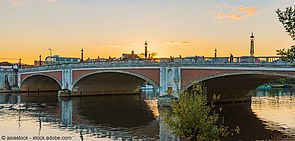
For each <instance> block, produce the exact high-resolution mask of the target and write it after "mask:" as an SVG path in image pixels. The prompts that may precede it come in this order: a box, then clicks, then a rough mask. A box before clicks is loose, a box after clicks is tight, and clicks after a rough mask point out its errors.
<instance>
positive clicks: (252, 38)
mask: <svg viewBox="0 0 295 141" xmlns="http://www.w3.org/2000/svg"><path fill="white" fill-rule="evenodd" d="M250 41H251V43H250V56H254V47H255V45H254V41H255V37H254V35H253V32H252V35H251V36H250Z"/></svg>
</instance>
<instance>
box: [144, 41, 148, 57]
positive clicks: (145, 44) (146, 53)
mask: <svg viewBox="0 0 295 141" xmlns="http://www.w3.org/2000/svg"><path fill="white" fill-rule="evenodd" d="M147 47H148V43H147V41H145V43H144V57H145V58H147V55H148V50H147Z"/></svg>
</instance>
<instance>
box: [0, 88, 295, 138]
mask: <svg viewBox="0 0 295 141" xmlns="http://www.w3.org/2000/svg"><path fill="white" fill-rule="evenodd" d="M252 93H253V95H254V96H255V97H253V99H252V103H251V104H249V103H248V104H247V103H245V104H226V105H222V108H223V110H222V113H221V114H222V116H224V117H225V124H226V125H228V126H230V127H235V126H240V129H241V133H240V134H239V135H236V136H232V137H228V138H226V140H255V139H269V138H278V137H279V138H280V137H285V136H290V137H295V98H294V97H295V96H293V94H295V93H294V92H292V91H290V90H283V89H276V90H265V91H255V92H254V91H253V92H252ZM159 114H160V113H159V110H158V107H157V99H156V98H155V95H154V93H148V94H142V95H118V96H97V97H82V98H79V97H74V98H57V94H54V93H40V94H39V96H38V94H30V95H27V94H22V95H18V94H0V136H1V137H2V136H4V135H5V137H8V136H16V135H17V136H27V137H29V140H33V138H34V137H35V138H36V137H49V136H57V137H61V138H63V139H64V140H73V141H79V140H81V141H82V140H85V141H92V140H141V139H142V140H178V138H177V137H175V136H173V135H172V134H171V133H170V132H169V131H168V130H167V129H166V128H165V126H163V124H162V121H161V120H160V118H159ZM0 140H1V139H0Z"/></svg>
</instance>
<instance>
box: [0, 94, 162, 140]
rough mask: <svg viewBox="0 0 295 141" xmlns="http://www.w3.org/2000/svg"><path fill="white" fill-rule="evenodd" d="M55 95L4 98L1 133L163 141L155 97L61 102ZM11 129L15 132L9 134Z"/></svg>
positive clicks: (0, 108) (14, 95)
mask: <svg viewBox="0 0 295 141" xmlns="http://www.w3.org/2000/svg"><path fill="white" fill-rule="evenodd" d="M54 96H55V94H52V93H51V94H49V93H47V94H46V93H44V94H42V95H36V94H35V95H34V94H30V95H27V94H24V95H17V94H5V95H1V99H0V102H1V105H0V106H1V107H0V117H1V118H0V119H1V120H0V125H1V126H0V133H1V134H2V133H3V134H5V135H15V134H17V135H19V134H22V135H31V136H35V135H44V134H50V133H51V134H53V135H71V136H73V137H75V138H76V139H79V140H94V139H95V138H100V139H105V140H134V139H136V140H137V139H145V140H158V139H159V122H158V116H159V112H158V111H157V99H155V98H154V97H150V96H149V97H148V98H149V99H146V97H145V96H141V95H128V96H123V95H120V96H99V97H81V98H78V97H76V98H59V99H58V98H57V97H54ZM14 124H15V125H16V124H17V125H18V126H13V125H14ZM7 127H8V128H11V130H10V131H7V130H6V128H7ZM27 130H32V131H33V132H31V133H28V132H27ZM34 131H36V132H34ZM63 132H66V133H67V134H64V133H63ZM76 139H75V140H76Z"/></svg>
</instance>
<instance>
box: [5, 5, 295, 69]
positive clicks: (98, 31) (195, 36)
mask: <svg viewBox="0 0 295 141" xmlns="http://www.w3.org/2000/svg"><path fill="white" fill-rule="evenodd" d="M292 5H294V1H293V0H247V1H246V0H206V1H205V0H0V21H1V22H0V31H1V32H0V58H1V60H0V61H5V60H6V61H10V62H17V61H18V59H19V58H22V62H24V63H29V64H32V63H33V61H34V60H37V59H38V58H39V55H40V54H41V55H42V57H43V58H45V57H46V56H48V55H49V48H51V49H52V50H53V54H54V55H60V56H68V57H80V50H81V48H84V50H85V51H84V58H88V57H90V58H97V56H100V57H108V56H111V57H120V56H121V54H122V53H123V52H125V53H126V52H127V53H129V52H131V50H134V51H135V53H140V52H144V45H143V44H144V41H148V43H149V51H150V52H157V53H158V57H169V56H179V55H182V56H195V55H200V56H213V55H214V49H215V48H217V50H218V56H229V54H230V53H231V54H233V55H234V56H244V55H249V44H250V40H249V37H250V34H251V32H254V35H255V38H256V48H255V55H256V56H262V55H275V54H276V51H275V50H277V49H280V48H288V47H290V46H291V45H292V44H293V43H294V42H293V41H292V39H291V38H290V37H289V36H288V34H287V33H286V32H285V29H284V28H283V26H282V25H281V23H279V21H278V19H277V15H276V13H275V10H276V9H277V8H280V9H284V8H285V7H287V6H292Z"/></svg>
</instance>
